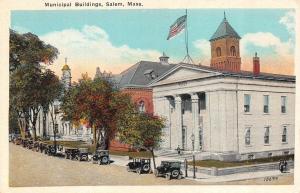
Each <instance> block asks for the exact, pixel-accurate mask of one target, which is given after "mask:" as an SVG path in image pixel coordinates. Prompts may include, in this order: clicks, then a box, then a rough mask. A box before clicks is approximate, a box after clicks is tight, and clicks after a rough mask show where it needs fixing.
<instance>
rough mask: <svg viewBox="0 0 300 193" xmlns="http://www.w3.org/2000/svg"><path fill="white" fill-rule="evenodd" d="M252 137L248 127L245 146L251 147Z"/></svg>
mask: <svg viewBox="0 0 300 193" xmlns="http://www.w3.org/2000/svg"><path fill="white" fill-rule="evenodd" d="M250 137H251V131H250V127H247V128H246V132H245V145H250V143H251V140H250Z"/></svg>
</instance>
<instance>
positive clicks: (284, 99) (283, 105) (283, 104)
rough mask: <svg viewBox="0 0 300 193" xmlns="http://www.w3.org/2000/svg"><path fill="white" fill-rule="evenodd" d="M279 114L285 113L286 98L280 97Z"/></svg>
mask: <svg viewBox="0 0 300 193" xmlns="http://www.w3.org/2000/svg"><path fill="white" fill-rule="evenodd" d="M281 113H286V96H281Z"/></svg>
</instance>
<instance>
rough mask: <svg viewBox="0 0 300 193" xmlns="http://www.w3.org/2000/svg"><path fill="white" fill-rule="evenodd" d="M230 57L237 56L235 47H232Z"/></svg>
mask: <svg viewBox="0 0 300 193" xmlns="http://www.w3.org/2000/svg"><path fill="white" fill-rule="evenodd" d="M230 55H231V56H236V53H235V47H234V46H231V48H230Z"/></svg>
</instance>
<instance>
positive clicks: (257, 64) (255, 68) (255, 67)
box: [253, 52, 260, 76]
mask: <svg viewBox="0 0 300 193" xmlns="http://www.w3.org/2000/svg"><path fill="white" fill-rule="evenodd" d="M259 73H260V62H259V57H257V52H255V57H253V75H254V76H256V75H259Z"/></svg>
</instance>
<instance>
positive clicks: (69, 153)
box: [64, 147, 79, 160]
mask: <svg viewBox="0 0 300 193" xmlns="http://www.w3.org/2000/svg"><path fill="white" fill-rule="evenodd" d="M78 151H79V149H78V148H72V147H64V152H65V153H64V155H65V158H66V159H71V160H72V159H75V158H76V156H77V154H78Z"/></svg>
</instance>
